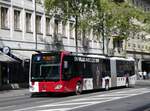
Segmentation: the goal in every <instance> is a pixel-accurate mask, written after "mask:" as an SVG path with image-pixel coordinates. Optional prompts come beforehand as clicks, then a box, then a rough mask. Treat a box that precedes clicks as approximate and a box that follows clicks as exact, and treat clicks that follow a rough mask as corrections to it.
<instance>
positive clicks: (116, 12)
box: [93, 0, 148, 52]
mask: <svg viewBox="0 0 150 111" xmlns="http://www.w3.org/2000/svg"><path fill="white" fill-rule="evenodd" d="M95 12H96V13H95V15H94V16H93V21H94V23H93V24H95V25H96V26H97V33H101V35H102V37H103V38H106V37H108V36H109V37H111V36H113V35H114V34H115V40H121V41H122V40H125V42H126V41H127V39H128V37H129V36H130V34H131V33H133V32H135V31H136V32H138V31H141V30H143V27H141V26H140V25H138V24H136V23H135V22H134V21H140V22H141V23H143V21H144V20H145V18H146V14H145V12H143V10H141V9H139V8H136V7H134V6H133V5H131V4H130V3H129V2H128V1H126V2H124V0H97V9H96V11H95ZM147 18H148V17H147ZM97 24H99V25H97ZM104 33H105V34H104ZM104 36H105V37H104ZM103 52H104V51H103Z"/></svg>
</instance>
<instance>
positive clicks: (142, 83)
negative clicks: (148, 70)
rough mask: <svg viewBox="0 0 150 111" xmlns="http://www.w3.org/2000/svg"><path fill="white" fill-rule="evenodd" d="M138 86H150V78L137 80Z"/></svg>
mask: <svg viewBox="0 0 150 111" xmlns="http://www.w3.org/2000/svg"><path fill="white" fill-rule="evenodd" d="M136 85H137V86H150V79H147V80H137V81H136Z"/></svg>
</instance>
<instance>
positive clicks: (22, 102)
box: [0, 87, 150, 111]
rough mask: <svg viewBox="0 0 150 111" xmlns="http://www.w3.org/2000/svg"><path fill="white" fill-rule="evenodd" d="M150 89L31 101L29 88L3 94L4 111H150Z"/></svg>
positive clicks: (0, 105)
mask: <svg viewBox="0 0 150 111" xmlns="http://www.w3.org/2000/svg"><path fill="white" fill-rule="evenodd" d="M148 108H150V88H149V87H136V88H121V89H114V90H110V91H108V92H107V91H98V92H90V93H85V94H82V95H79V96H76V95H73V94H70V95H64V96H58V95H57V96H51V95H49V96H40V97H34V98H30V93H29V92H28V89H24V90H13V91H2V92H0V111H68V110H71V111H138V110H139V111H149V109H148Z"/></svg>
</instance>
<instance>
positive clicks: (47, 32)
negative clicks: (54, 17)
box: [46, 18, 50, 35]
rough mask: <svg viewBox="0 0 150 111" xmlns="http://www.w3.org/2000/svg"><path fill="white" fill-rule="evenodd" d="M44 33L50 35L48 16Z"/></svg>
mask: <svg viewBox="0 0 150 111" xmlns="http://www.w3.org/2000/svg"><path fill="white" fill-rule="evenodd" d="M46 34H47V35H50V18H46Z"/></svg>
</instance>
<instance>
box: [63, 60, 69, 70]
mask: <svg viewBox="0 0 150 111" xmlns="http://www.w3.org/2000/svg"><path fill="white" fill-rule="evenodd" d="M67 68H68V61H64V69H67Z"/></svg>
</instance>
